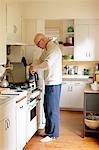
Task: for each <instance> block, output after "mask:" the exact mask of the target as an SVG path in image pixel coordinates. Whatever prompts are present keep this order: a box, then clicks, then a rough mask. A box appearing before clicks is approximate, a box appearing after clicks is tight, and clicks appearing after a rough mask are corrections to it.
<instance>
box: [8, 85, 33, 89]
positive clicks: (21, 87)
mask: <svg viewBox="0 0 99 150" xmlns="http://www.w3.org/2000/svg"><path fill="white" fill-rule="evenodd" d="M7 88H10V89H22V90H27V89H28V88H30V86H29V84H28V83H15V84H14V83H9V85H8V87H7Z"/></svg>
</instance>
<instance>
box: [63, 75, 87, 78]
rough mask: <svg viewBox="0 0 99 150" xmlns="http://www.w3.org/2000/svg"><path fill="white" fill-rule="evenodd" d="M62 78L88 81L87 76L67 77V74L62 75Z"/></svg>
mask: <svg viewBox="0 0 99 150" xmlns="http://www.w3.org/2000/svg"><path fill="white" fill-rule="evenodd" d="M62 78H65V79H88V78H89V76H88V75H67V74H63V75H62Z"/></svg>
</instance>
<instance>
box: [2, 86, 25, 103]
mask: <svg viewBox="0 0 99 150" xmlns="http://www.w3.org/2000/svg"><path fill="white" fill-rule="evenodd" d="M24 96H27V91H26V90H23V91H22V92H21V91H16V90H10V89H9V88H4V89H3V88H2V90H1V91H0V105H2V104H4V103H8V102H11V101H12V100H13V101H16V102H17V101H19V100H20V99H21V98H22V97H24Z"/></svg>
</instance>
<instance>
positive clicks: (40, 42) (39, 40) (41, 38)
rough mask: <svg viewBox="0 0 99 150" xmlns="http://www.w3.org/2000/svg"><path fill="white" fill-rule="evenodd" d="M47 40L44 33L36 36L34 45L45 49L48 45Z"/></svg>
mask: <svg viewBox="0 0 99 150" xmlns="http://www.w3.org/2000/svg"><path fill="white" fill-rule="evenodd" d="M47 42H48V41H47V39H46V37H45V35H44V34H42V33H38V34H36V36H35V38H34V43H35V44H36V45H37V46H38V47H40V48H45V46H46V44H47Z"/></svg>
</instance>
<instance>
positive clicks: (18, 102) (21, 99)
mask: <svg viewBox="0 0 99 150" xmlns="http://www.w3.org/2000/svg"><path fill="white" fill-rule="evenodd" d="M25 98H27V96H23V97H22V98H20V99H18V100H17V101H16V103H19V102H20V101H22V100H24V99H25Z"/></svg>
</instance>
